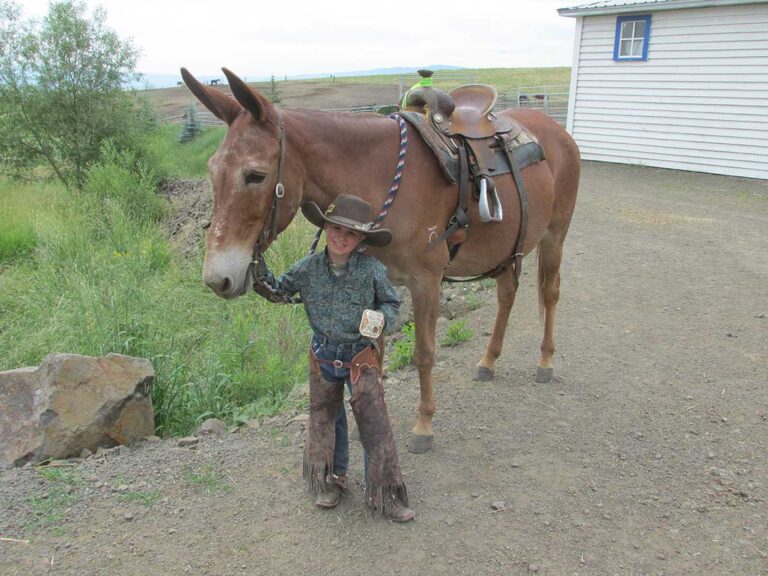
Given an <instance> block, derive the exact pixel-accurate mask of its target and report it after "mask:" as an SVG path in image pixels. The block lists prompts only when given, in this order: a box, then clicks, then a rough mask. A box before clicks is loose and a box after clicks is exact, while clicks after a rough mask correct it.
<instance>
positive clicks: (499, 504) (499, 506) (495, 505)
mask: <svg viewBox="0 0 768 576" xmlns="http://www.w3.org/2000/svg"><path fill="white" fill-rule="evenodd" d="M506 507H507V506H506V502H504V501H503V500H496V501H495V502H491V510H493V511H494V512H498V511H499V510H504V509H505V508H506Z"/></svg>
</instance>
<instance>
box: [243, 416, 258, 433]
mask: <svg viewBox="0 0 768 576" xmlns="http://www.w3.org/2000/svg"><path fill="white" fill-rule="evenodd" d="M245 425H246V426H248V428H250V429H251V430H258V429H259V428H261V420H259V419H258V418H254V419H253V420H248V422H246V423H245Z"/></svg>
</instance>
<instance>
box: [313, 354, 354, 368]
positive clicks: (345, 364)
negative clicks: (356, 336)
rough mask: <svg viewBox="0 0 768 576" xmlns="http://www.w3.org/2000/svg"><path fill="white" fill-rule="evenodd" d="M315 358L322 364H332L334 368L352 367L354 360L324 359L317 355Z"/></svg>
mask: <svg viewBox="0 0 768 576" xmlns="http://www.w3.org/2000/svg"><path fill="white" fill-rule="evenodd" d="M315 360H316V361H318V362H320V364H330V365H331V366H333V367H334V368H337V369H338V368H352V362H342V361H341V360H324V359H323V358H318V357H317V356H315Z"/></svg>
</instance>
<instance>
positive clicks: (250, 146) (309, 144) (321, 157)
mask: <svg viewBox="0 0 768 576" xmlns="http://www.w3.org/2000/svg"><path fill="white" fill-rule="evenodd" d="M223 70H224V73H225V74H226V77H227V79H228V80H229V87H230V89H231V90H232V94H233V96H234V98H233V97H231V96H229V95H227V94H225V93H223V92H222V91H220V90H217V89H212V88H210V87H207V86H204V85H203V84H201V83H200V82H199V81H198V80H196V79H195V78H194V77H193V76H192V75H191V74H190V73H189V72H188V71H187V70H186V69H184V68H182V76H183V78H184V81H185V83H186V84H187V86H188V87H189V89H190V90H191V91H192V93H193V94H194V95H195V96H196V97H197V98H198V99H199V100H200V102H201V103H202V104H203V105H205V106H206V108H208V109H209V110H210V111H211V112H212V113H213V114H214V115H215V116H217V117H218V118H219V119H221V120H222V121H224V122H226V124H227V125H228V126H229V128H228V130H227V133H226V136H225V137H224V140H223V142H222V144H221V146H220V147H219V149H218V150H217V151H216V153H215V154H214V155H213V156H212V157H211V159H210V160H209V162H208V168H209V171H210V177H211V182H212V184H213V194H214V203H213V215H212V219H211V225H210V229H209V232H208V239H207V250H206V255H205V262H204V265H203V281H204V282H205V283H206V284H207V285H208V286H209V287H210V288H211V289H212V290H213V291H214V292H215V293H216V294H217V295H218V296H221V297H223V298H236V297H238V296H241V295H243V294H245V293H246V292H248V291H249V289H250V288H251V274H250V273H249V271H250V270H251V266H252V265H253V262H254V260H255V258H254V247H255V246H256V245H257V244H261V245H262V246H261V248H263V249H266V247H267V246H268V245H269V243H270V242H271V241H273V240H274V238H275V236H277V234H279V233H280V232H281V231H282V230H284V229H285V228H286V227H287V226H288V225H289V224H290V222H291V221H292V220H293V218H294V217H295V216H296V214H297V212H298V211H299V210H300V209H301V206H302V204H303V203H305V202H307V201H312V202H315V203H316V204H317V205H318V206H320V207H321V208H322V209H325V208H326V207H327V206H328V204H329V203H330V202H331V201H332V200H333V199H334V198H335V197H336V196H337V195H338V194H341V193H351V194H356V195H358V196H360V197H361V198H364V199H365V200H367V201H368V202H370V203H371V204H372V205H373V206H374V207H375V208H376V209H378V208H379V207H381V206H383V204H384V202H385V199H386V198H387V195H388V191H389V187H390V184H391V182H392V178H393V174H394V171H395V166H396V163H397V160H398V153H399V150H400V131H399V127H398V122H396V121H395V120H393V119H391V118H387V117H384V116H380V115H377V114H368V115H360V114H351V113H339V112H322V111H314V110H302V109H279V108H276V107H275V106H274V105H273V104H271V103H270V102H269V100H268V99H267V98H265V97H264V96H263V95H262V94H260V93H259V92H258V91H256V90H253V89H251V88H250V87H249V86H247V85H246V83H245V82H243V81H242V80H241V79H240V78H239V77H238V76H236V75H235V74H233V73H232V72H230V71H229V70H227V69H226V68H224V69H223ZM500 114H507V115H509V116H511V117H512V118H513V119H514V120H516V121H517V122H518V123H520V124H521V125H522V126H523V127H525V128H527V129H528V130H529V131H530V132H531V133H532V134H533V135H535V137H536V138H537V139H538V141H539V143H540V144H541V146H542V148H543V149H544V152H545V154H546V159H545V160H544V161H541V162H537V163H535V164H533V165H531V166H529V167H527V168H526V169H525V170H523V171H522V177H523V183H524V187H525V188H526V189H527V197H528V225H527V234H526V236H525V242H524V246H523V252H524V253H525V254H528V253H530V252H531V251H533V249H534V248H538V249H537V280H538V293H539V307H540V312H542V313H543V317H544V336H543V338H542V341H541V352H540V355H539V358H538V365H537V371H536V379H537V381H542V382H545V381H548V380H549V379H550V378H551V376H552V371H553V354H554V351H555V341H554V324H555V307H556V305H557V302H558V299H559V295H560V263H561V258H562V251H563V242H564V240H565V237H566V233H567V232H568V227H569V224H570V221H571V216H572V214H573V210H574V206H575V203H576V194H577V189H578V183H579V171H580V158H579V151H578V148H577V146H576V144H575V143H574V141H573V139H572V138H571V137H570V135H569V134H568V133H567V132H566V131H565V130H564V129H563V128H562V127H561V126H559V125H558V124H557V123H556V122H554V121H553V120H552V119H550V118H549V117H548V116H546V115H545V114H543V113H541V112H538V111H535V110H528V109H517V110H512V111H504V112H501V113H500ZM278 172H280V180H281V184H282V186H277V182H278ZM495 181H496V189H497V191H498V193H499V197H500V199H501V203H502V207H503V213H504V214H505V217H504V220H503V221H502V222H489V223H484V222H482V221H480V219H479V218H478V210H477V205H476V203H474V202H471V203H470V216H471V222H472V223H471V227H470V229H469V233H468V235H467V237H466V240H465V241H464V242H463V244H462V246H461V249H460V250H459V251H458V254H457V255H456V257H455V258H454V259H453V260H450V258H449V249H448V246H447V244H446V242H441V243H439V244H437V245H434V244H433V245H431V246H430V244H431V242H432V241H433V240H434V239H435V237H437V236H438V235H439V234H440V233H441V232H442V231H443V230H444V229H445V228H446V223H447V222H448V221H449V219H450V218H451V216H452V215H453V212H454V209H455V207H456V205H457V202H458V187H457V185H455V184H449V183H448V182H447V181H446V178H444V176H443V174H442V173H441V171H440V168H439V165H438V163H437V161H436V160H435V157H434V155H433V153H432V151H431V150H430V149H429V148H428V147H427V145H426V144H425V143H424V141H423V140H422V139H421V138H419V137H418V136H417V134H416V132H415V131H413V132H411V139H410V141H409V144H408V150H407V156H406V158H405V167H404V170H403V173H402V179H401V181H400V188H399V192H398V195H397V197H396V199H395V200H394V202H393V203H392V204H391V206H390V207H389V210H388V213H387V215H386V218H385V220H384V223H383V225H384V227H386V228H389V229H390V230H391V231H392V236H393V240H392V243H391V244H390V245H389V246H387V247H384V248H374V247H369V248H368V252H369V253H370V254H372V255H374V256H376V257H378V258H379V259H380V260H381V261H382V262H384V264H385V265H386V266H387V269H388V273H389V276H390V279H391V280H392V282H393V284H395V285H404V286H407V287H408V289H409V290H410V293H411V298H412V303H413V316H414V322H415V326H416V340H415V353H414V364H415V365H416V367H417V369H418V374H419V384H420V392H421V394H420V400H419V403H418V415H417V418H416V423H415V425H414V427H413V430H412V436H411V438H410V439H409V443H408V448H409V450H410V451H411V452H417V453H418V452H425V451H427V450H429V449H431V447H432V444H433V438H434V435H433V430H432V418H433V415H434V413H435V399H434V395H433V381H432V367H433V364H434V357H435V323H436V320H437V317H438V312H439V307H440V286H441V281H442V280H443V278H444V276H446V275H447V276H451V277H467V276H472V275H477V274H483V273H485V272H487V271H488V270H492V269H493V268H494V267H496V266H497V265H498V264H499V263H500V262H503V261H505V260H506V259H508V257H509V255H510V254H512V253H513V251H514V248H515V243H516V239H517V233H518V229H519V227H520V220H521V218H520V200H519V198H518V194H517V192H516V188H515V184H514V179H513V178H512V175H511V174H505V175H502V176H498V177H496V178H495ZM276 192H277V194H276ZM276 195H277V196H281V200H280V206H281V208H280V210H279V214H277V215H275V214H274V211H273V210H274V207H275V205H276ZM275 216H276V217H275ZM495 280H496V291H497V300H498V309H497V313H496V321H495V324H494V327H493V332H492V335H491V338H490V341H489V342H488V345H487V348H486V350H485V353H484V354H483V356H482V357H481V358H480V361H479V362H478V364H477V367H476V372H475V378H476V379H480V380H489V379H491V378H492V377H493V371H494V365H495V362H496V360H497V359H498V357H499V355H500V353H501V349H502V342H503V339H504V333H505V330H506V327H507V322H508V319H509V313H510V310H511V308H512V305H513V303H514V299H515V293H516V291H517V287H518V281H517V278H516V276H515V274H513V272H512V270H511V269H507V270H506V271H505V272H503V273H501V274H499V275H497V276H496V277H495Z"/></svg>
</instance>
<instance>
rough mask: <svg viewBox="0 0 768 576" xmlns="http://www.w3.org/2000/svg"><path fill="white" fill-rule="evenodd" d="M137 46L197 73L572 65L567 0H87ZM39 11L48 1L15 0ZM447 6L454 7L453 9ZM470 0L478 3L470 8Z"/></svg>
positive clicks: (144, 64) (159, 61) (154, 58)
mask: <svg viewBox="0 0 768 576" xmlns="http://www.w3.org/2000/svg"><path fill="white" fill-rule="evenodd" d="M85 1H86V4H87V6H88V7H89V14H90V13H91V12H92V9H93V8H94V7H95V6H102V7H103V8H104V9H105V10H106V12H107V25H108V26H109V27H110V28H111V29H112V30H114V31H115V32H117V34H118V36H119V37H120V38H122V39H128V38H130V39H132V41H133V43H134V45H135V46H136V47H137V48H139V49H140V50H141V57H140V59H139V63H138V66H137V70H138V71H139V72H142V73H144V74H159V73H170V74H176V73H178V70H179V68H180V67H181V66H185V67H186V68H188V69H189V70H190V71H191V72H192V73H193V74H195V75H197V76H205V75H217V74H219V73H220V70H221V67H222V66H226V67H227V68H229V69H230V70H232V71H234V72H235V73H237V74H238V75H240V76H249V77H254V78H256V77H269V76H270V75H272V74H274V75H275V76H277V77H282V76H286V75H287V76H289V77H290V76H292V75H303V74H326V73H329V74H330V73H342V72H349V71H359V70H370V69H376V68H393V67H422V66H429V65H436V64H444V65H452V66H461V67H466V68H527V67H540V66H570V65H571V59H572V52H573V35H574V29H575V19H574V18H564V17H561V16H559V15H558V14H557V9H558V8H563V7H566V6H574V5H578V4H582V3H584V2H583V1H582V2H579V1H575V2H574V1H570V2H569V1H568V0H481V1H479V2H477V1H472V0H469V1H467V0H465V1H464V2H461V3H460V2H456V1H454V2H448V1H446V0H416V1H414V0H410V1H406V0H385V1H383V2H366V1H365V0H362V1H361V0H325V1H318V0H268V1H264V0H250V1H247V2H246V1H243V0H218V1H217V2H211V1H210V0H205V1H203V0H100V1H98V0H85ZM16 3H17V4H20V5H21V8H22V11H23V14H24V16H25V17H27V18H29V17H42V16H44V15H45V13H46V12H47V7H48V0H16ZM453 6H457V7H461V8H460V9H458V8H452V7H453ZM472 6H475V7H476V10H472V9H471V7H472Z"/></svg>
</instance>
